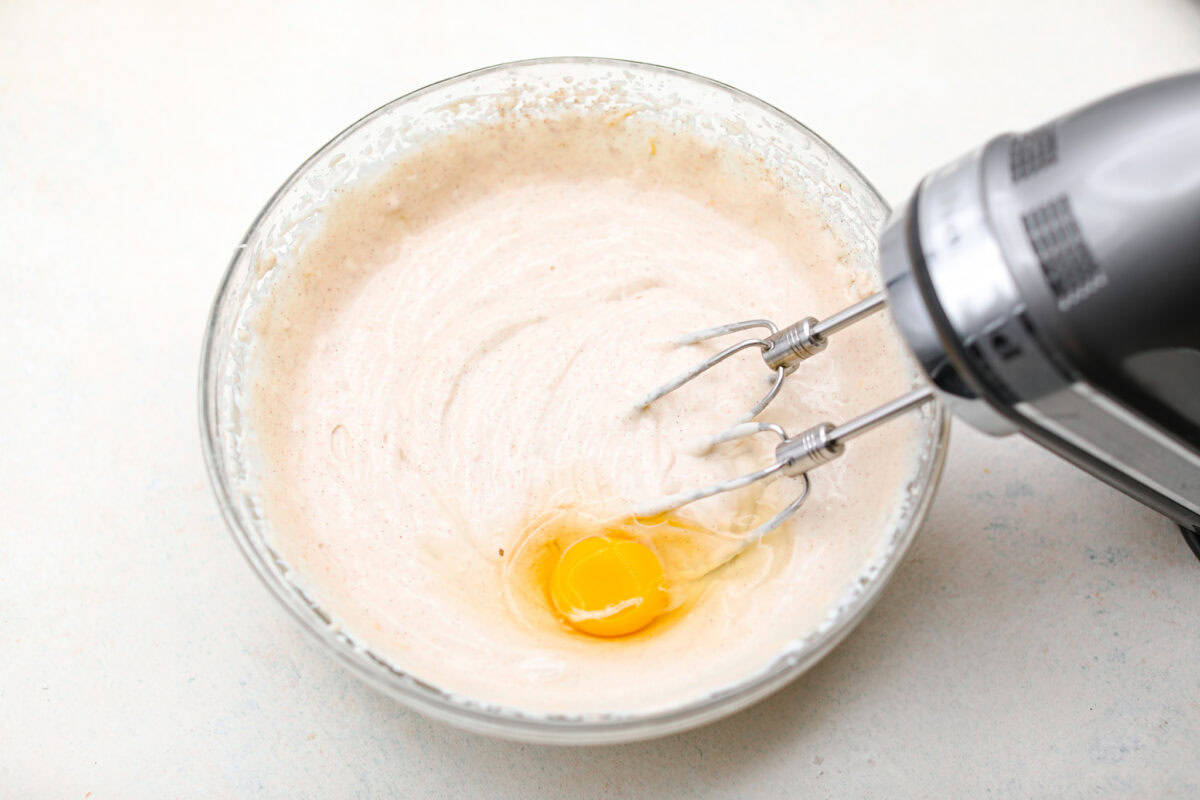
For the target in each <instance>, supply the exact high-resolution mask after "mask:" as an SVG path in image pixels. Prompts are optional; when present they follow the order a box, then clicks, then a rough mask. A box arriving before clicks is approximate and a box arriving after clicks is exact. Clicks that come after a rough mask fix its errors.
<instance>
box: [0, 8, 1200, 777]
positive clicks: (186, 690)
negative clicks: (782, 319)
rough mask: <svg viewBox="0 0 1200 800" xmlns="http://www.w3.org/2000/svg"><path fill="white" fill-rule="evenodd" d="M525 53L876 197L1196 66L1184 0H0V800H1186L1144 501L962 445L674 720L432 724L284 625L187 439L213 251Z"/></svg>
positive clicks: (1164, 542)
mask: <svg viewBox="0 0 1200 800" xmlns="http://www.w3.org/2000/svg"><path fill="white" fill-rule="evenodd" d="M550 54H593V55H613V56H623V57H628V58H635V59H642V60H648V61H654V62H659V63H663V64H670V65H674V66H679V67H683V68H686V69H691V70H694V71H698V72H701V73H704V74H707V75H710V76H712V77H716V78H718V79H721V80H724V81H727V82H729V83H732V84H734V85H735V86H738V87H740V88H743V89H746V90H748V91H750V92H753V93H755V94H758V95H759V96H761V97H763V98H765V99H767V100H769V101H771V102H773V103H775V104H777V105H779V106H781V107H782V108H784V109H786V110H788V111H789V112H791V113H792V114H794V115H795V116H797V117H799V118H800V119H801V120H803V121H804V122H806V123H808V124H809V125H811V126H812V127H813V128H815V129H816V130H817V131H819V132H820V133H822V134H823V135H824V136H826V137H827V138H828V139H829V140H830V141H832V142H833V143H834V144H835V145H836V146H837V147H839V148H841V149H842V150H843V151H844V152H845V153H846V154H847V155H848V156H849V158H850V159H851V160H852V161H854V162H855V163H856V164H858V165H859V166H860V167H861V168H862V170H863V171H864V172H865V173H866V174H867V175H868V176H869V177H870V178H871V179H873V180H874V181H876V182H877V184H878V186H879V187H880V188H881V190H882V191H883V193H884V194H885V195H886V196H887V197H888V199H889V200H890V201H891V202H893V203H896V202H899V201H900V200H902V199H903V196H904V194H905V193H906V191H907V190H909V189H910V188H911V187H912V185H913V184H914V183H915V181H916V180H917V179H918V178H919V176H920V175H921V174H922V172H923V171H924V170H926V169H928V168H931V167H933V166H935V165H937V164H939V163H940V162H942V161H944V160H946V159H948V158H949V157H951V156H953V155H956V154H957V153H959V152H961V151H964V150H966V149H967V148H969V147H972V146H974V145H975V144H976V143H977V142H979V141H980V140H982V139H983V138H984V137H986V136H988V135H990V134H992V133H994V132H997V131H999V130H1001V129H1011V128H1020V127H1023V126H1029V125H1032V124H1034V123H1036V122H1038V121H1040V120H1042V119H1043V118H1046V117H1049V116H1051V115H1053V114H1055V113H1057V112H1058V111H1060V110H1062V109H1065V108H1066V107H1068V106H1070V105H1072V104H1075V103H1077V102H1081V101H1084V100H1087V99H1089V98H1092V97H1094V96H1097V95H1100V94H1102V93H1105V92H1106V91H1108V90H1111V89H1116V88H1118V87H1121V86H1124V85H1126V84H1130V83H1133V82H1136V81H1139V80H1142V79H1146V78H1150V77H1153V76H1158V75H1162V74H1165V73H1168V72H1172V71H1179V70H1182V69H1186V68H1196V67H1200V6H1197V5H1196V4H1195V3H1190V2H1186V0H1128V2H1094V0H1088V1H1084V0H1080V1H1079V2H1056V1H1055V0H1022V2H1004V3H964V2H954V1H953V0H938V1H937V2H933V1H932V0H926V1H925V2H918V1H917V0H913V1H912V2H878V3H871V2H865V0H855V1H854V2H847V1H843V2H835V0H828V1H827V2H802V1H801V0H790V1H788V2H777V3H771V2H757V1H752V0H738V2H722V3H712V2H678V1H677V0H676V1H672V2H652V1H649V0H609V1H608V2H592V3H578V4H572V3H569V2H532V0H521V1H518V2H497V1H496V0H492V1H491V2H457V3H448V2H377V3H372V2H321V3H316V2H293V3H279V4H276V5H266V4H262V3H256V2H238V3H228V2H202V3H189V4H184V3H173V2H166V3H152V2H146V3H139V4H134V3H129V4H118V3H111V2H79V3H76V4H74V5H63V4H59V3H49V2H18V1H17V0H2V1H0V378H2V380H3V384H2V388H3V391H2V392H0V451H2V453H3V455H2V457H0V487H2V491H3V494H2V495H0V500H2V503H0V641H2V645H0V647H2V650H0V797H4V798H9V797H11V798H42V797H45V798H83V797H92V798H142V797H145V798H167V797H242V796H264V797H289V798H299V797H315V798H335V797H388V796H395V797H408V796H432V797H451V798H460V797H487V796H494V797H512V798H525V797H530V798H534V797H572V796H579V797H652V798H667V797H697V796H713V797H730V798H733V797H737V798H749V797H797V796H817V797H820V796H862V797H900V796H957V797H967V796H974V797H981V796H989V797H1016V796H1068V797H1069V796H1082V797H1120V796H1139V797H1163V796H1168V795H1170V796H1177V797H1195V796H1197V794H1198V793H1200V753H1198V751H1197V742H1200V632H1198V631H1197V626H1196V612H1197V609H1198V608H1200V563H1197V562H1196V560H1195V559H1194V558H1193V557H1192V556H1191V555H1190V554H1189V553H1188V552H1187V550H1186V549H1185V546H1184V544H1183V542H1182V540H1181V538H1180V536H1179V534H1178V531H1177V530H1176V529H1175V528H1173V527H1172V526H1171V525H1170V524H1168V523H1167V522H1165V521H1164V520H1163V519H1160V518H1158V517H1156V516H1155V515H1154V514H1152V513H1150V512H1148V511H1146V510H1144V509H1142V508H1141V507H1139V506H1138V505H1136V504H1134V503H1133V502H1132V501H1129V500H1127V499H1125V498H1123V497H1122V496H1119V495H1118V494H1116V493H1115V492H1113V491H1111V490H1109V489H1107V488H1106V487H1104V486H1101V485H1100V484H1098V483H1096V482H1094V481H1092V480H1091V479H1089V478H1087V477H1086V476H1084V475H1082V474H1080V473H1076V472H1074V471H1073V470H1071V469H1070V468H1068V467H1066V466H1065V465H1063V464H1060V463H1057V462H1056V461H1054V460H1053V459H1052V458H1051V457H1049V456H1047V455H1045V454H1043V453H1042V452H1040V451H1039V450H1037V449H1036V448H1034V447H1033V446H1031V445H1028V444H1024V443H1022V442H1020V441H1015V440H1008V441H993V440H988V439H985V438H984V437H982V436H980V435H977V434H974V433H972V432H971V431H969V430H968V429H966V428H965V426H958V427H956V430H955V433H954V442H953V446H952V448H951V452H950V458H949V463H948V465H947V469H946V476H945V480H944V482H943V484H942V489H941V493H940V495H939V497H938V499H937V502H936V503H935V504H934V507H933V511H932V513H931V515H930V518H929V521H928V523H927V525H926V526H925V529H924V531H923V533H922V534H921V536H920V537H919V540H918V542H917V545H916V547H915V550H914V552H913V553H912V555H911V556H910V557H909V559H908V560H907V561H906V562H905V564H904V565H903V566H902V567H901V569H900V570H899V572H898V573H897V576H896V579H895V581H894V583H892V584H891V586H890V587H889V588H888V589H887V591H886V592H885V593H884V595H883V599H882V601H881V602H880V603H879V605H878V606H877V607H876V610H875V611H874V612H873V613H872V614H871V616H870V617H869V618H868V619H867V620H866V622H865V623H864V624H863V625H862V626H861V627H860V628H859V629H858V630H857V631H856V632H855V633H854V634H853V635H852V636H851V637H850V639H848V640H847V641H846V642H845V643H844V644H843V645H842V646H841V647H840V648H839V649H838V650H836V651H835V652H834V653H833V654H832V655H831V656H829V657H828V658H826V659H825V660H824V661H823V662H822V663H821V664H820V665H818V666H817V667H816V668H815V669H813V670H812V671H811V672H810V673H808V674H807V675H805V676H803V677H802V678H801V679H799V680H798V681H796V682H795V683H794V684H793V685H791V686H790V687H788V688H787V689H785V690H783V691H782V692H780V693H779V694H778V695H776V696H774V697H772V698H770V699H769V700H767V701H765V702H763V703H761V704H759V705H758V706H756V707H754V708H752V709H750V710H748V711H745V712H743V713H741V714H739V715H737V716H735V717H733V718H731V719H728V720H725V721H723V722H719V723H717V724H714V725H711V726H708V727H706V728H703V729H701V730H697V731H694V732H691V733H687V734H683V735H679V736H674V737H671V738H668V739H664V740H659V741H653V742H648V743H641V744H635V745H628V746H619V747H605V748H593V749H553V748H545V747H533V746H525V745H518V744H510V743H506V742H501V741H492V740H487V739H483V738H479V737H476V736H473V735H468V734H463V733H459V732H457V731H455V730H452V729H450V728H447V727H444V726H442V725H440V724H435V723H432V722H428V721H426V720H424V719H422V718H421V717H418V716H417V715H416V714H413V713H411V712H408V711H406V710H404V709H403V708H400V707H399V706H397V705H396V704H394V703H393V702H391V701H390V700H387V699H385V698H383V697H381V696H378V695H376V694H375V693H374V692H373V691H371V690H370V689H368V688H366V687H365V686H362V685H360V684H359V683H357V682H356V681H355V680H353V679H351V678H350V677H348V676H346V675H344V674H342V672H341V671H340V670H339V668H337V667H336V666H335V664H334V663H333V662H332V661H331V660H329V659H328V658H326V656H324V655H323V654H322V653H320V652H318V651H317V650H316V649H315V647H314V646H313V645H312V643H310V642H309V641H308V639H307V638H305V636H304V635H302V633H301V631H300V630H299V629H298V628H296V627H295V626H294V625H293V623H292V622H291V621H290V620H289V619H288V618H287V617H285V615H284V612H283V611H282V610H281V609H279V608H277V607H276V604H275V601H274V600H272V599H271V598H270V597H269V596H268V594H267V592H266V591H265V590H264V589H263V588H262V587H261V586H259V584H258V582H257V581H256V580H255V578H254V577H253V576H252V574H251V572H250V570H249V568H248V567H247V566H246V565H245V564H244V563H243V562H242V559H241V556H240V555H239V554H238V552H237V551H236V549H235V547H234V545H233V543H232V541H231V540H230V538H229V537H228V535H227V533H226V532H225V530H224V528H223V526H222V523H221V520H220V519H219V517H218V513H217V510H216V506H215V504H214V502H213V500H212V498H211V496H210V494H209V491H208V486H207V484H206V480H205V475H204V470H203V465H202V462H201V456H200V446H199V441H198V434H197V422H196V410H195V394H196V392H195V383H196V366H197V360H198V356H199V348H200V337H201V331H202V328H203V325H204V321H205V315H206V313H207V311H208V305H209V302H210V300H211V297H212V295H213V292H214V291H215V289H216V287H217V283H218V281H219V279H220V276H221V273H222V270H223V269H224V267H225V263H226V260H227V258H228V257H229V255H230V254H231V252H232V250H233V247H234V245H235V244H236V243H237V241H238V240H239V239H240V237H241V235H242V233H243V231H244V229H245V228H246V227H247V225H248V224H249V222H250V221H251V219H252V218H253V217H254V215H255V213H256V212H257V211H258V209H259V207H260V206H261V205H262V203H263V202H264V201H265V200H266V199H267V197H268V196H269V195H270V194H271V192H272V191H273V190H274V189H275V187H276V186H277V185H278V184H279V183H280V182H281V181H282V180H283V179H284V178H285V177H286V176H287V175H288V173H289V172H290V171H291V170H292V169H293V168H294V167H295V166H296V165H297V164H298V163H299V162H300V161H301V160H302V159H303V158H304V157H306V156H307V155H308V154H309V153H310V152H312V151H313V150H314V149H316V148H317V147H318V146H319V145H320V144H322V143H323V142H324V141H325V140H327V139H328V138H329V137H331V136H332V135H333V134H334V133H336V132H337V131H338V130H340V129H341V128H342V127H344V126H345V125H346V124H348V123H349V122H351V121H352V120H354V119H356V118H357V117H359V116H361V115H362V114H364V113H366V112H367V111H369V110H370V109H372V108H374V107H376V106H378V105H380V104H382V103H384V102H386V101H388V100H390V99H392V98H394V97H396V96H397V95H400V94H402V93H404V92H406V91H408V90H410V89H413V88H416V87H418V86H421V85H423V84H425V83H428V82H430V81H434V80H437V79H439V78H442V77H445V76H448V75H451V74H454V73H458V72H461V71H464V70H467V69H470V68H473V67H478V66H483V65H486V64H491V63H494V62H498V61H505V60H510V59H514V58H523V57H530V56H537V55H550ZM802 311H803V309H800V310H799V311H798V313H799V312H802Z"/></svg>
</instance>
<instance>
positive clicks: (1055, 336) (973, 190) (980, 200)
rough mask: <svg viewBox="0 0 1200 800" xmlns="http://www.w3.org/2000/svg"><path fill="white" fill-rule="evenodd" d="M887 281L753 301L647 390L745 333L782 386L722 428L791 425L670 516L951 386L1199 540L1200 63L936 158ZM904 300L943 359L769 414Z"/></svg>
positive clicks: (906, 326) (822, 455)
mask: <svg viewBox="0 0 1200 800" xmlns="http://www.w3.org/2000/svg"><path fill="white" fill-rule="evenodd" d="M880 262H881V264H880V266H881V272H882V274H883V278H884V282H885V285H886V289H885V290H884V291H882V292H879V293H878V294H875V295H873V296H871V297H868V298H867V299H865V300H862V301H861V302H858V303H855V304H854V305H852V306H850V307H848V308H846V309H844V310H842V311H839V312H837V313H835V314H832V315H831V316H828V317H826V318H825V319H823V320H818V319H816V318H814V317H807V318H805V319H803V320H801V321H799V322H797V323H795V324H792V325H789V326H787V327H785V328H783V329H779V328H778V327H777V326H776V325H775V324H774V323H772V322H770V321H768V320H760V319H756V320H747V321H745V322H738V323H733V324H729V325H723V326H720V327H716V328H710V329H707V330H703V331H698V332H696V333H694V334H690V335H687V336H683V337H681V338H680V339H679V340H677V343H678V344H689V343H695V342H699V341H703V340H706V339H710V338H714V337H718V336H724V335H727V334H731V333H735V332H739V331H746V330H753V329H756V328H761V329H763V330H765V331H766V333H765V335H763V336H762V337H761V338H752V339H748V340H745V341H742V342H739V343H737V344H734V345H732V346H730V347H728V348H726V349H725V350H722V351H721V352H719V353H717V354H716V355H714V356H713V357H712V358H709V359H708V360H707V361H705V362H704V363H702V364H700V365H699V366H697V367H696V368H695V369H693V370H691V371H689V372H687V373H685V374H684V375H681V376H679V377H678V378H676V379H674V380H672V381H670V382H669V383H666V384H664V385H663V386H661V387H660V388H658V389H657V390H655V391H654V392H652V393H650V394H649V395H647V396H646V397H645V398H644V399H643V400H642V402H641V404H640V405H641V407H643V408H644V407H647V406H649V405H650V404H651V403H653V402H654V401H655V400H657V399H658V398H660V397H662V396H663V395H665V394H667V393H669V392H672V391H674V390H675V389H678V388H679V387H680V386H682V385H683V384H685V383H687V382H688V381H690V380H692V379H693V378H695V377H696V376H698V375H700V374H701V373H702V372H705V371H706V370H708V369H710V368H712V367H714V366H716V365H717V364H719V363H720V362H722V361H724V360H725V359H727V358H729V357H730V356H732V355H734V354H735V353H738V352H740V351H742V350H749V349H755V348H757V349H758V350H760V351H761V354H762V359H763V361H764V362H765V364H766V366H767V368H768V369H769V370H770V371H771V373H772V374H771V376H770V377H771V384H770V389H769V390H768V392H767V393H766V395H765V396H764V397H763V398H762V399H761V400H760V401H759V402H758V403H757V404H755V405H754V406H753V407H752V408H751V410H750V412H749V413H748V414H747V416H746V418H745V420H744V421H743V422H742V423H740V424H737V425H735V426H733V427H732V428H730V429H729V430H727V431H725V432H723V433H720V434H718V435H717V436H715V437H713V438H712V439H710V440H708V441H707V443H706V445H705V447H706V448H711V447H715V446H717V445H719V444H721V443H723V442H727V441H731V440H734V439H737V438H741V437H744V436H751V435H754V434H758V433H766V432H769V433H773V434H775V435H777V436H779V437H780V439H781V441H780V442H779V444H778V446H777V447H776V450H775V460H774V461H773V462H772V463H770V464H768V465H766V466H764V467H763V468H762V469H760V470H758V471H756V472H752V473H750V474H747V475H743V476H740V477H736V478H732V479H730V480H726V481H723V482H720V483H716V484H713V485H711V486H707V487H703V488H699V489H695V490H692V491H687V492H681V493H679V494H675V495H671V496H669V497H665V498H662V499H661V500H660V501H657V502H654V503H650V504H647V505H645V506H643V507H641V508H639V509H638V510H637V514H638V515H639V516H651V515H653V514H657V513H661V512H664V511H667V510H669V509H672V508H676V507H678V506H681V505H684V504H686V503H690V502H694V501H696V500H700V499H703V498H705V497H711V496H712V495H715V494H718V493H720V492H726V491H732V490H734V489H739V488H742V487H744V486H748V485H749V484H751V483H754V482H756V481H760V480H765V479H767V478H771V477H778V476H790V477H798V478H801V479H802V480H803V488H802V489H801V491H800V493H799V495H798V497H797V499H796V500H794V501H793V502H792V503H790V504H789V505H788V506H786V507H785V508H784V509H783V510H781V511H780V512H779V513H777V514H776V515H775V516H774V517H772V518H771V519H770V520H768V521H767V522H766V523H765V524H763V525H761V526H760V527H758V528H757V529H755V530H754V531H752V532H751V533H750V534H749V536H748V537H747V540H748V541H753V540H757V539H758V538H759V537H761V536H762V535H763V534H765V533H767V532H768V531H770V530H772V529H773V528H775V527H778V526H779V525H780V524H781V523H782V522H783V521H784V520H785V519H787V518H788V517H789V516H791V515H792V514H794V513H795V512H796V511H797V510H798V509H799V508H800V506H801V505H802V504H803V502H804V499H805V498H806V497H807V495H808V488H809V478H808V473H809V472H810V471H811V470H813V469H815V468H816V467H819V466H820V465H822V464H824V463H826V462H828V461H831V460H832V459H835V458H837V457H838V456H839V455H841V454H842V452H843V451H844V449H845V446H846V443H847V442H848V441H849V440H851V439H853V438H854V437H856V436H859V435H861V434H863V433H865V432H867V431H869V430H871V429H872V428H874V427H876V426H878V425H881V424H883V423H885V422H887V421H888V420H891V419H893V418H895V417H896V416H898V415H900V414H904V413H906V412H908V411H910V410H912V409H915V408H917V407H919V406H921V405H922V404H924V403H926V402H928V401H929V400H930V399H932V398H933V397H935V396H939V397H941V398H942V399H943V400H944V401H945V402H946V403H947V406H948V407H949V408H950V410H951V411H952V412H953V413H954V414H955V415H956V416H959V417H961V418H962V419H964V420H966V421H967V422H968V423H970V424H971V425H972V426H974V427H976V428H978V429H980V430H982V431H984V432H987V433H991V434H994V435H1005V434H1010V433H1014V432H1020V433H1023V434H1024V435H1025V436H1027V437H1028V438H1030V439H1032V440H1033V441H1035V442H1037V443H1038V444H1041V445H1043V446H1044V447H1046V448H1047V449H1049V450H1051V451H1053V452H1055V453H1057V454H1058V455H1060V456H1062V457H1063V458H1065V459H1067V460H1068V461H1070V462H1071V463H1073V464H1075V465H1077V466H1079V467H1081V468H1083V469H1085V470H1087V471H1088V472H1090V473H1091V474H1092V475H1094V476H1096V477H1098V478H1100V479H1101V480H1103V481H1105V482H1107V483H1109V484H1111V485H1112V486H1114V487H1116V488H1117V489H1120V490H1121V491H1123V492H1125V493H1126V494H1128V495H1130V496H1131V497H1133V498H1135V499H1137V500H1139V501H1141V502H1142V503H1144V504H1145V505H1147V506H1149V507H1150V508H1152V509H1155V510H1156V511H1159V512H1161V513H1162V514H1164V515H1166V516H1167V517H1169V518H1171V519H1172V520H1174V521H1175V522H1177V523H1178V524H1179V525H1180V526H1181V527H1182V528H1183V530H1184V533H1185V536H1187V537H1188V541H1189V544H1191V546H1192V548H1193V550H1195V551H1196V554H1197V555H1198V556H1200V72H1198V73H1193V74H1187V75H1181V76H1178V77H1174V78H1169V79H1166V80H1161V81H1158V82H1155V83H1150V84H1146V85H1144V86H1140V87H1137V88H1134V89H1131V90H1129V91H1125V92H1122V93H1120V94H1117V95H1114V96H1112V97H1109V98H1107V99H1105V100H1101V101H1099V102H1097V103H1094V104H1092V105H1089V106H1086V107H1084V108H1082V109H1079V110H1077V111H1074V112H1072V113H1069V114H1067V115H1065V116H1063V117H1060V118H1058V119H1056V120H1053V121H1052V122H1049V123H1047V124H1045V125H1043V126H1041V127H1039V128H1036V129H1034V130H1032V131H1029V132H1028V133H1024V134H1019V135H1013V134H1004V135H1001V136H998V137H996V138H995V139H993V140H991V141H990V142H988V143H987V144H985V145H984V146H983V147H982V148H980V149H978V150H976V151H974V152H972V153H970V154H968V155H966V156H964V157H962V158H960V159H958V160H957V161H954V162H952V163H950V164H949V165H947V166H945V167H943V168H942V169H940V170H937V171H936V172H933V173H931V174H930V175H929V176H927V177H926V178H925V179H924V180H923V181H921V183H920V184H919V185H918V187H917V189H916V191H915V192H914V194H913V196H912V197H911V198H910V199H909V200H908V201H907V202H906V203H905V204H904V206H903V208H901V209H900V210H899V211H898V212H896V213H895V214H893V215H892V217H891V219H890V220H889V221H888V223H887V225H886V226H885V228H884V230H883V233H882V235H881V239H880ZM885 305H886V306H889V307H890V309H891V315H892V318H893V320H894V321H895V324H896V326H897V328H898V329H899V331H900V333H901V335H902V336H903V338H904V339H905V341H906V342H907V344H908V345H909V347H910V349H911V350H912V353H913V355H914V356H915V357H916V360H917V362H918V364H919V365H920V366H921V369H922V370H923V371H924V373H925V375H926V376H927V378H928V385H927V386H924V387H922V388H918V389H915V390H913V391H911V392H909V393H907V394H905V395H903V396H901V397H898V398H896V399H895V400H892V401H891V402H888V403H885V404H883V405H881V406H879V407H878V408H875V409H873V410H871V411H868V412H867V413H865V414H863V415H862V416H859V417H857V418H855V419H852V420H850V421H848V422H845V423H843V424H841V425H834V424H832V423H829V422H824V423H821V424H819V425H815V426H813V427H811V428H809V429H807V430H805V431H803V432H802V433H799V434H797V435H795V436H789V435H788V434H787V433H786V432H785V431H784V430H783V428H781V427H780V426H778V425H774V424H769V423H761V422H753V421H752V420H753V418H754V417H756V416H757V415H758V414H759V413H761V412H762V411H763V409H765V408H766V407H767V405H768V404H769V403H770V402H771V401H772V400H773V399H774V398H775V396H776V395H777V394H778V393H779V390H780V387H781V386H782V385H783V382H784V379H785V378H786V376H787V375H789V374H790V373H792V372H793V371H794V370H796V369H797V368H798V367H799V365H800V362H802V361H804V360H805V359H808V358H811V357H813V356H815V355H817V354H819V353H821V352H822V351H824V350H825V348H826V346H827V344H828V343H829V338H830V337H831V336H833V335H834V334H836V333H837V332H838V331H840V330H842V329H844V328H846V327H847V326H849V325H852V324H854V323H855V322H857V321H858V320H861V319H863V318H865V317H867V316H869V315H871V314H873V313H875V312H877V311H879V310H881V309H882V308H883V307H884V306H885Z"/></svg>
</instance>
